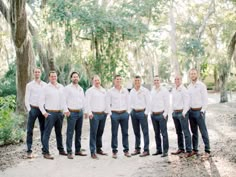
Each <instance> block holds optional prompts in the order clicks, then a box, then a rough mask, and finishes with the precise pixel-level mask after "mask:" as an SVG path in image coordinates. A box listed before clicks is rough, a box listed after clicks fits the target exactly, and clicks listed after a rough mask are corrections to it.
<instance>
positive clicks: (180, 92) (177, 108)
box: [171, 75, 193, 157]
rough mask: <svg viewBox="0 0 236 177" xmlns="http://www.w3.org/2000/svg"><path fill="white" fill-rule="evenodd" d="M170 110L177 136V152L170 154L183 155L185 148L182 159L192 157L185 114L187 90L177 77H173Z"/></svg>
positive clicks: (186, 109) (186, 110) (186, 115)
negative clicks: (171, 109)
mask: <svg viewBox="0 0 236 177" xmlns="http://www.w3.org/2000/svg"><path fill="white" fill-rule="evenodd" d="M172 108H173V113H172V117H173V120H174V124H175V129H176V134H177V142H178V150H177V151H176V152H172V153H171V154H173V155H177V154H181V153H184V152H185V148H186V154H185V155H184V156H183V157H191V156H192V155H193V154H192V143H191V135H190V131H189V127H188V114H187V113H188V110H189V94H188V91H187V89H186V88H185V87H184V86H183V85H182V78H181V77H180V76H178V75H177V76H176V77H175V87H174V88H173V91H172ZM183 134H184V137H183ZM184 139H185V146H184Z"/></svg>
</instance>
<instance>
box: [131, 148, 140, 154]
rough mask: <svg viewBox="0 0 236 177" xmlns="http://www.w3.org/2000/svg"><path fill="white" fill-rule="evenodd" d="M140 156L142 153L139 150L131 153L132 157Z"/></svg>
mask: <svg viewBox="0 0 236 177" xmlns="http://www.w3.org/2000/svg"><path fill="white" fill-rule="evenodd" d="M138 154H140V151H139V150H137V149H136V150H135V151H134V152H133V153H131V155H138Z"/></svg>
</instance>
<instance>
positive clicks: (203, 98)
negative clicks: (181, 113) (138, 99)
mask: <svg viewBox="0 0 236 177" xmlns="http://www.w3.org/2000/svg"><path fill="white" fill-rule="evenodd" d="M189 76H190V79H191V83H190V84H189V86H188V92H189V96H190V110H189V121H190V128H191V131H192V143H193V154H198V128H199V130H200V132H201V134H202V139H203V142H204V144H205V154H204V155H203V156H202V158H209V157H210V141H209V136H208V131H207V127H206V122H205V114H206V108H207V97H208V96H207V88H206V85H205V84H204V83H203V82H201V81H199V80H198V72H197V70H196V69H191V70H190V72H189Z"/></svg>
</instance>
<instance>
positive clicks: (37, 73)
mask: <svg viewBox="0 0 236 177" xmlns="http://www.w3.org/2000/svg"><path fill="white" fill-rule="evenodd" d="M40 77H41V70H40V69H38V68H36V69H34V78H35V79H40Z"/></svg>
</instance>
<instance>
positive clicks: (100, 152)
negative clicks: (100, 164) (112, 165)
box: [97, 150, 108, 155]
mask: <svg viewBox="0 0 236 177" xmlns="http://www.w3.org/2000/svg"><path fill="white" fill-rule="evenodd" d="M97 154H100V155H108V154H107V153H105V152H103V151H102V150H100V151H97Z"/></svg>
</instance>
